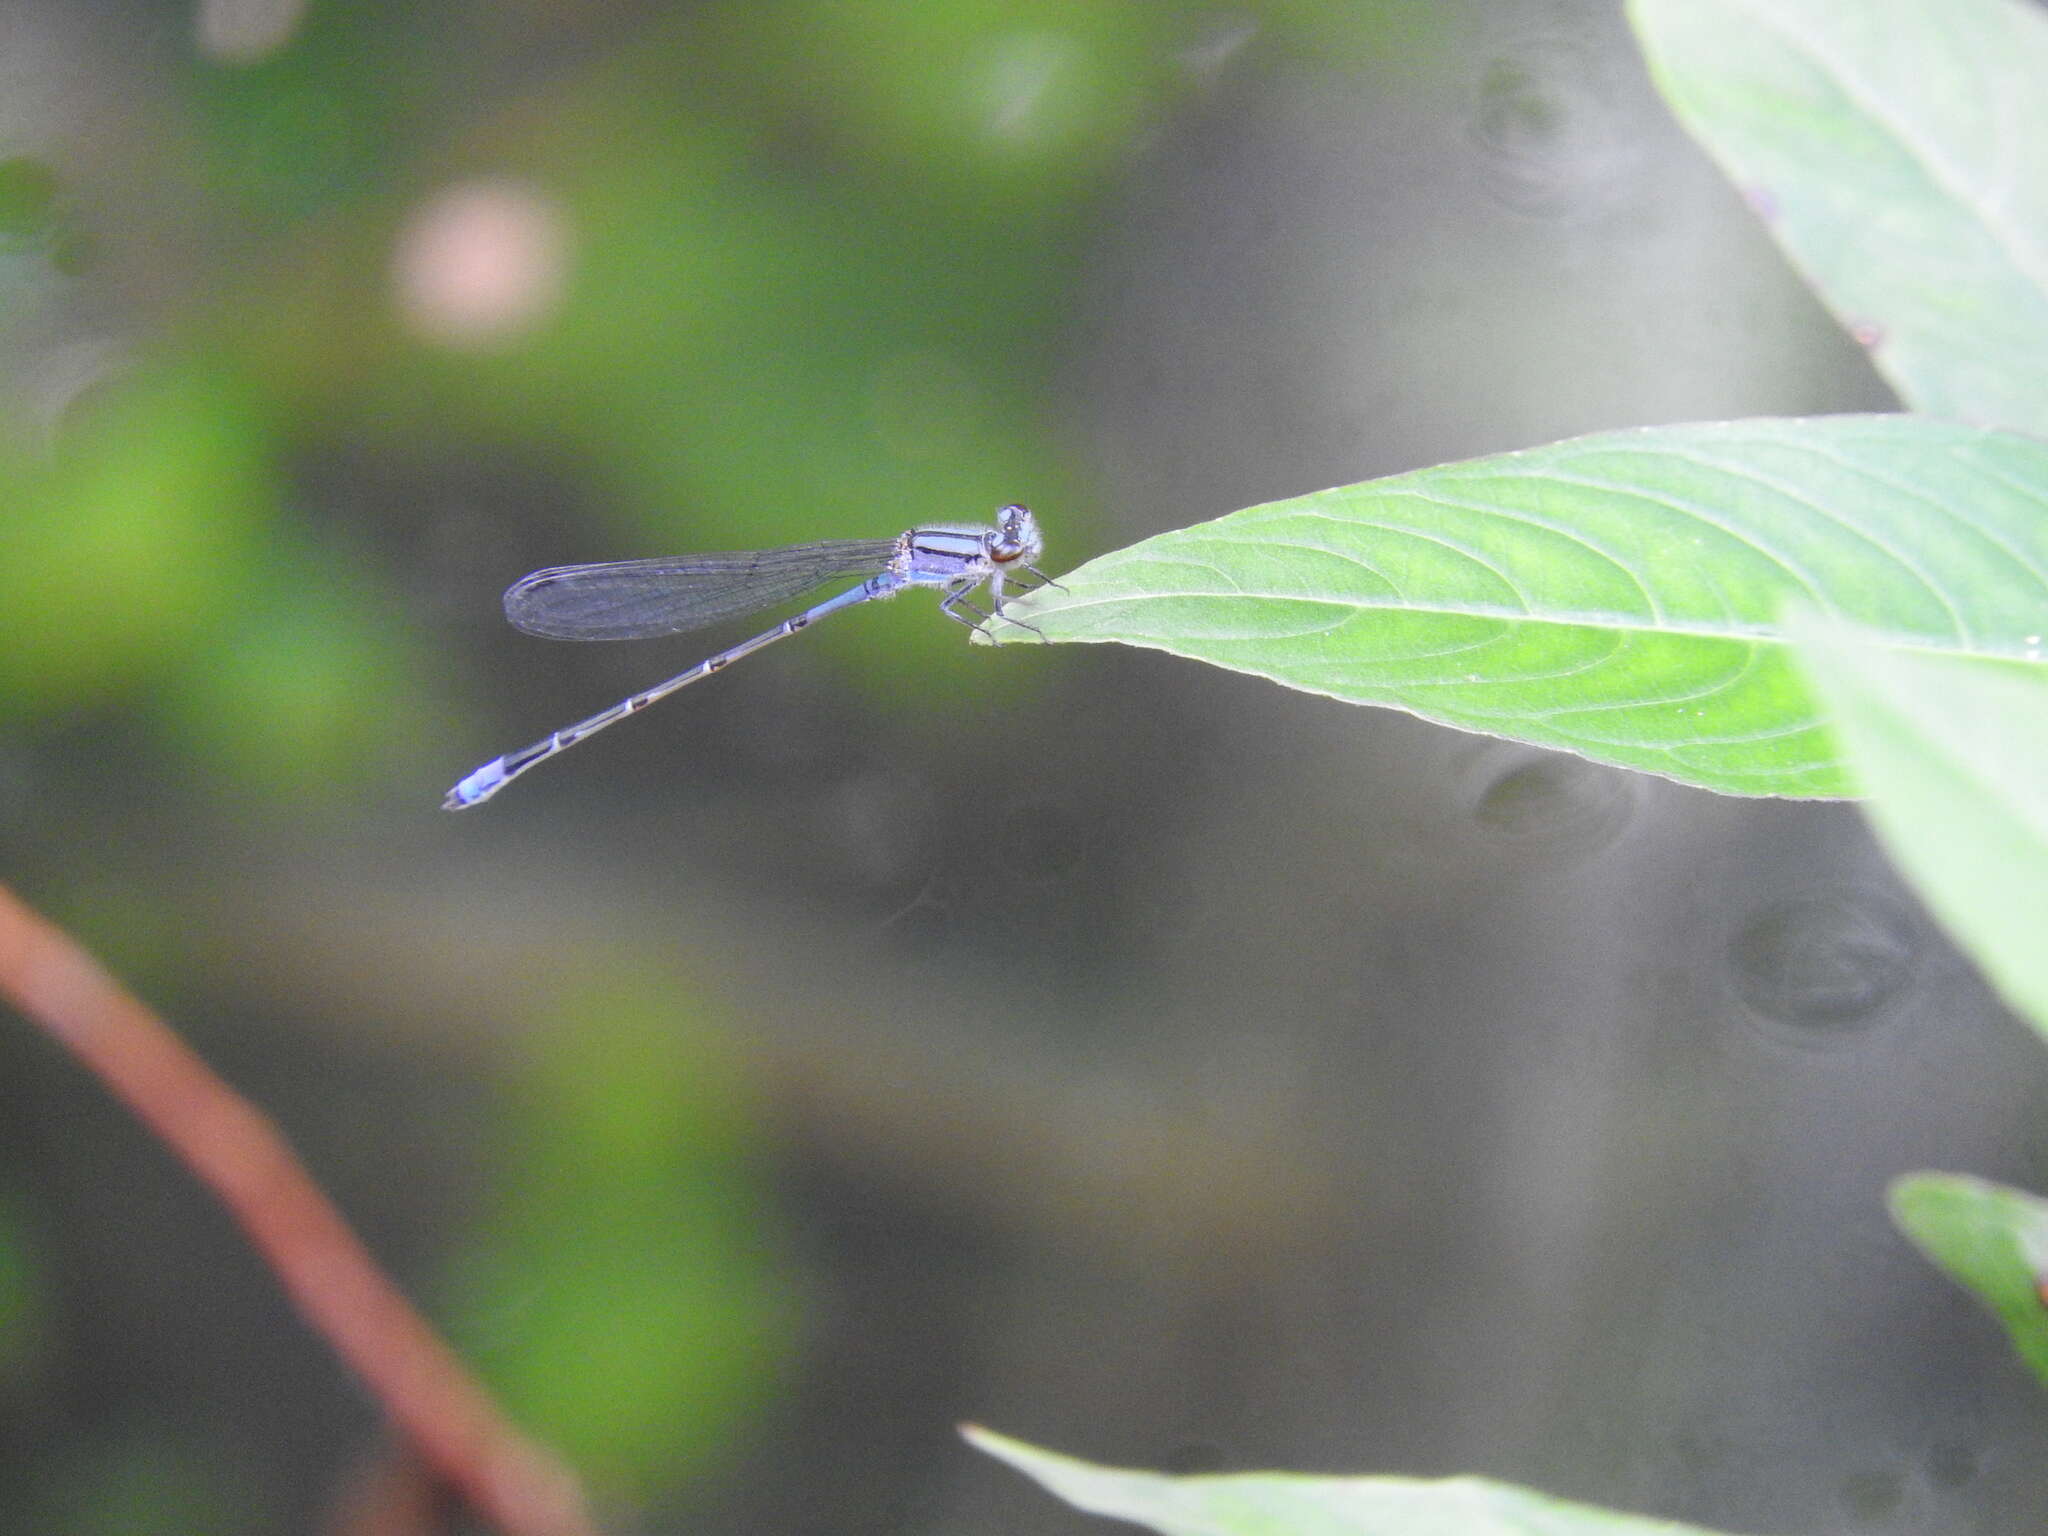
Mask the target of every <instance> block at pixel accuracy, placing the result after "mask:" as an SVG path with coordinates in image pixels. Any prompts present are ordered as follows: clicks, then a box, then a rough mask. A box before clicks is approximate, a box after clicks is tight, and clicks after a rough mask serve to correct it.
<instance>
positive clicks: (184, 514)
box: [0, 361, 275, 718]
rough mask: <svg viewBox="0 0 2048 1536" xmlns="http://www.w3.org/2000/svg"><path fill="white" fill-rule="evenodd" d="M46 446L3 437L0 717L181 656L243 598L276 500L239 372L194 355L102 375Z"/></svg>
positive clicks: (75, 696) (67, 700)
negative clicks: (96, 390) (41, 451)
mask: <svg viewBox="0 0 2048 1536" xmlns="http://www.w3.org/2000/svg"><path fill="white" fill-rule="evenodd" d="M76 413H77V419H76V420H74V421H73V422H72V423H71V424H70V425H69V426H68V427H67V429H66V430H65V432H64V434H63V435H62V437H61V439H60V440H59V442H58V444H57V447H56V450H55V452H54V455H53V456H52V457H50V458H47V459H44V458H39V457H32V456H31V455H30V454H29V453H28V452H27V451H26V450H22V449H13V450H0V454H4V455H5V457H4V459H0V497H4V499H5V501H6V504H7V507H8V549H7V558H6V559H5V560H4V561H0V612H4V613H5V614H6V615H7V646H6V652H5V655H4V658H0V718H5V717H7V716H9V715H17V716H18V715H24V714H27V715H33V714H38V713H45V712H49V711H53V710H59V709H67V708H71V707H75V706H76V705H79V704H81V703H87V702H91V701H92V700H94V699H96V698H98V697H102V696H105V695H107V694H109V693H111V692H113V691H115V690H117V689H121V688H125V687H128V686H132V685H133V684H134V683H136V682H137V681H139V680H140V679H142V678H144V677H147V676H150V675H153V674H159V673H161V672H162V671H163V670H165V669H166V668H169V667H174V666H176V665H177V664H178V662H179V660H180V659H181V658H182V657H183V656H185V655H187V654H189V653H190V651H191V649H192V648H193V647H195V646H196V645H198V644H200V643H201V642H202V641H203V640H204V639H205V638H206V637H207V636H208V635H209V634H210V633H212V632H214V630H215V629H216V627H217V626H218V625H219V624H220V623H221V621H222V618H223V616H224V615H226V614H228V613H231V612H232V611H233V610H234V609H235V607H236V606H237V605H238V604H239V603H240V602H241V601H242V597H243V594H244V592H245V590H246V587H247V583H248V582H249V580H250V577H251V573H252V571H253V569H254V567H255V565H256V562H257V557H258V551H259V549H260V544H261V539H262V535H263V534H264V532H265V530H266V527H267V525H268V522H269V520H270V517H271V515H272V513H273V511H274V507H275V490H274V486H273V482H272V477H271V469H270V463H269V455H268V448H269V444H268V439H267V434H266V432H265V430H264V428H263V427H262V426H261V425H260V423H259V421H258V418H257V415H256V412H255V410H254V409H253V407H252V405H251V403H250V401H249V399H248V397H247V396H246V394H245V393H244V392H243V390H242V388H241V386H240V385H239V383H238V382H237V381H236V380H235V379H234V378H233V377H232V376H231V375H229V374H228V373H227V372H226V371H224V370H222V369H220V368H219V367H217V366H210V365H207V364H204V363H201V362H197V361H187V362H184V363H179V364H167V365H163V366H159V367H155V368H152V369H149V370H146V371H144V372H142V373H139V374H136V375H134V376H131V377H128V378H124V379H121V380H118V381H115V382H113V383H110V384H107V385H105V386H103V392H102V393H101V394H100V395H98V396H97V397H95V398H93V399H91V400H89V401H86V402H82V403H81V404H80V405H79V406H78V407H76Z"/></svg>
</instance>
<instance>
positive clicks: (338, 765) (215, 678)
mask: <svg viewBox="0 0 2048 1536" xmlns="http://www.w3.org/2000/svg"><path fill="white" fill-rule="evenodd" d="M395 606H396V605H394V604H393V603H391V602H390V600H389V594H388V590H387V588H386V587H385V585H384V584H383V583H382V582H380V580H379V578H378V574H377V573H376V572H375V571H374V570H372V569H370V568H369V567H368V566H367V563H366V562H361V561H356V560H352V559H350V558H349V557H348V555H347V554H346V553H344V552H342V551H338V550H335V549H315V548H312V547H309V546H307V545H306V544H305V543H304V542H303V541H301V540H299V539H296V538H294V537H293V536H292V535H291V534H289V533H288V532H286V531H284V530H280V531H279V532H278V533H276V534H275V535H273V536H272V538H271V539H270V540H269V541H268V542H267V543H266V545H265V548H264V553H263V561H262V566H261V569H260V571H259V572H258V573H257V575H256V576H255V577H254V578H253V579H252V581H251V582H250V584H249V588H248V590H247V591H246V593H245V595H244V597H243V600H242V601H241V602H240V603H238V604H237V605H235V606H234V607H233V608H232V609H231V610H229V611H228V612H225V613H223V614H222V615H221V620H220V623H219V624H218V626H217V627H216V628H215V630H214V632H213V633H212V634H211V635H210V636H209V638H208V640H207V641H206V643H204V644H202V645H199V646H197V647H195V648H194V649H193V651H192V652H191V653H190V655H189V656H188V657H187V659H186V660H185V662H184V664H183V665H182V666H180V667H179V668H178V670H177V671H176V672H175V673H173V674H172V675H171V676H169V677H167V678H166V679H165V680H164V681H163V683H162V685H161V686H160V687H159V688H158V689H157V690H156V691H155V693H154V695H153V698H152V705H153V708H154V709H155V711H156V713H157V715H158V717H159V718H160V719H161V720H162V722H163V725H164V729H165V734H166V735H167V736H168V737H169V739H170V741H171V742H172V743H173V744H174V745H175V746H176V747H177V748H178V749H179V752H180V754H181V756H183V757H184V758H186V759H188V760H190V761H191V762H193V763H195V764H197V765H199V766H200V768H201V770H202V771H203V772H204V774H205V775H206V777H207V779H208V780H209V782H210V783H211V784H212V785H213V786H214V787H215V789H216V790H217V791H220V792H225V793H231V794H237V795H244V794H254V795H260V796H265V797H268V798H270V799H272V800H274V801H277V802H279V803H289V802H292V801H296V800H302V799H315V798H317V799H319V800H321V801H331V800H333V799H334V798H335V797H336V795H337V794H339V795H340V796H342V797H344V798H346V797H347V796H348V795H349V794H351V793H355V792H361V793H367V794H385V793H387V792H388V790H387V789H386V786H387V785H388V782H389V780H390V778H391V777H392V776H394V775H397V774H402V773H404V772H406V771H408V770H409V769H414V768H417V767H420V766H422V763H421V759H422V755H423V747H424V744H428V743H432V742H433V741H434V740H435V739H436V737H437V735H438V734H439V733H440V731H441V729H442V725H441V722H442V721H443V720H444V719H445V718H446V715H447V711H446V710H442V709H436V707H435V701H434V698H433V694H432V690H431V687H430V685H429V684H428V683H427V681H426V680H425V679H424V678H423V677H422V676H421V675H420V673H421V668H420V666H419V664H418V658H419V656H420V654H421V652H422V650H423V649H424V646H423V643H422V642H421V641H420V639H419V637H418V636H416V635H414V634H412V633H411V632H410V630H409V627H408V625H407V624H406V622H405V620H404V617H403V615H402V614H400V613H398V612H396V611H395Z"/></svg>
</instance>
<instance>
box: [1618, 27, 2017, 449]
mask: <svg viewBox="0 0 2048 1536" xmlns="http://www.w3.org/2000/svg"><path fill="white" fill-rule="evenodd" d="M1629 11H1630V14H1631V16H1632V17H1633V18H1634V21H1635V25H1636V31H1637V33H1638V35H1639V36H1640V37H1641V39H1642V42H1643V47H1644V50H1645V52H1646V53H1648V55H1649V59H1650V66H1651V70H1652V72H1653V73H1654V75H1655V76H1656V79H1657V83H1658V85H1659V86H1660V87H1661V88H1662V90H1663V92H1664V94H1665V96H1666V97H1667V98H1668V99H1669V100H1670V102H1671V104H1672V106H1673V107H1674V109H1675V110H1676V111H1677V113H1678V115H1679V117H1680V119H1681V120H1682V121H1683V122H1684V123H1685V125H1686V126H1687V127H1688V128H1689V129H1690V130H1691V131H1692V133H1693V134H1694V135H1695V136H1696V137H1697V138H1698V139H1699V140H1700V141H1701V143H1703V144H1704V145H1705V146H1706V148H1707V150H1708V152H1709V153H1710V154H1712V155H1713V156H1714V157H1715V159H1717V160H1718V161H1719V162H1720V163H1721V165H1722V166H1723V168H1724V169H1726V170H1727V172H1728V174H1729V175H1730V177H1732V178H1733V179H1734V181H1735V183H1736V185H1737V186H1738V187H1740V188H1741V190H1742V192H1743V195H1744V196H1745V197H1747V198H1748V199H1749V202H1750V205H1751V206H1752V207H1753V208H1754V209H1755V210H1756V211H1757V213H1758V214H1759V215H1760V216H1761V217H1762V218H1763V219H1764V221H1765V223H1766V224H1767V225H1768V226H1769V227H1770V230H1771V232H1772V234H1773V235H1774V236H1775V237H1776V239H1777V241H1778V243H1779V244H1780V245H1781V246H1782V247H1783V249H1784V251H1785V253H1786V255H1787V256H1789V257H1790V258H1791V260H1792V261H1793V263H1794V264H1795V265H1796V266H1797V267H1798V268H1799V269H1800V271H1801V272H1803V273H1804V274H1805V275H1806V278H1807V280H1808V281H1809V282H1811V283H1812V284H1813V286H1814V287H1815V288H1816V289H1817V290H1819V293H1820V296H1821V298H1822V300H1823V301H1824V302H1825V303H1826V304H1827V305H1828V307H1829V308H1830V309H1831V310H1833V311H1834V313H1835V315H1836V317H1837V318H1839V319H1840V320H1841V321H1842V323H1843V324H1844V325H1845V326H1847V327H1848V328H1849V330H1850V332H1851V333H1852V334H1853V335H1855V336H1856V337H1857V338H1858V339H1859V340H1861V341H1862V342H1863V343H1864V344H1865V345H1866V346H1868V347H1869V349H1870V353H1871V357H1872V359H1873V360H1874V361H1875V363H1876V364H1877V367H1878V369H1879V370H1880V371H1881V372H1882V373H1883V374H1884V376H1885V377H1886V379H1888V380H1889V381H1890V383H1891V384H1892V387H1893V388H1895V389H1896V390H1898V392H1899V395H1900V398H1901V399H1903V400H1904V401H1905V402H1906V403H1907V405H1909V406H1911V407H1912V408H1914V409H1916V410H1923V411H1929V412H1933V413H1935V414H1938V415H1945V416H1956V417H1960V418H1962V419H1964V420H1969V421H1980V422H1987V423H1995V424H1999V425H2004V426H2011V427H2022V428H2026V429H2028V430H2031V431H2048V381H2044V377H2043V373H2042V368H2041V359H2042V357H2043V356H2044V355H2048V89H2043V82H2044V81H2048V15H2043V14H2042V12H2041V11H2040V9H2039V8H2038V7H2037V6H2033V5H2026V4H2020V3H2016V0H1630V5H1629Z"/></svg>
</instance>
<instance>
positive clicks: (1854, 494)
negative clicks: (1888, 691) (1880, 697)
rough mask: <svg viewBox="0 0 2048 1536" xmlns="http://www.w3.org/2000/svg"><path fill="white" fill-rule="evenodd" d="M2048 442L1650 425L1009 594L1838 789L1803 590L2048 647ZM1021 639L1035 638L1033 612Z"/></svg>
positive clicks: (1506, 722) (1804, 425)
mask: <svg viewBox="0 0 2048 1536" xmlns="http://www.w3.org/2000/svg"><path fill="white" fill-rule="evenodd" d="M2044 508H2048V443H2042V442H2039V441H2036V440H2035V439H2032V438H2027V437H2021V436H2018V435H2016V434H2011V433H1997V432H1986V431H1980V430H1976V429H1972V428H1965V427H1957V426H1952V425H1949V424H1946V423H1941V422H1935V421H1930V420H1926V419H1922V418H1917V417H1909V416H1867V417H1847V416H1844V417H1822V418H1817V419H1813V420H1805V421H1746V422H1731V423H1723V424H1709V425H1700V426H1685V427H1665V428H1654V429H1650V430H1645V431H1638V432H1623V433H1614V434H1609V435H1603V436H1598V437H1586V438H1578V439H1575V440H1572V441H1569V442H1564V443H1557V444H1553V445H1551V446H1550V447H1547V448H1537V449H1531V450H1529V451H1527V452H1523V453H1511V454H1505V455H1502V456H1500V457H1497V458H1489V459H1477V460H1473V461H1471V462H1469V463H1464V464H1451V465H1446V466H1443V467H1441V468H1437V469H1428V470H1421V471H1418V472H1416V473H1413V474H1407V475H1397V476H1394V477H1393V478H1391V479H1386V480H1377V481H1372V482H1369V483H1367V484H1363V485H1354V486H1344V487H1340V488H1338V489H1336V490H1330V491H1321V492H1318V493H1316V494H1314V495H1310V496H1302V497H1297V498H1295V499H1294V500H1292V501H1282V502H1274V503H1272V504H1270V505H1267V506H1263V507H1253V508H1251V509H1249V510H1248V511H1243V512H1235V513H1232V514H1230V515H1229V516H1227V517H1223V518H1219V519H1217V520H1216V521H1214V522H1210V523H1203V524H1199V525H1197V526H1196V527H1193V528H1185V529H1180V530H1177V531H1175V532H1172V533H1164V534H1160V535H1158V536H1157V537H1155V538H1151V539H1147V540H1145V541H1144V542H1142V543H1140V544H1136V545H1133V546H1132V547H1130V548H1128V549H1123V550H1119V551H1117V552H1115V553H1113V554H1109V555H1105V556H1103V557H1102V558H1100V559H1098V560H1093V561H1090V562H1089V563H1088V564H1086V565H1084V566H1082V567H1081V568H1080V569H1079V570H1077V571H1075V572H1073V573H1071V574H1070V575H1066V576H1062V577H1061V578H1060V579H1061V581H1062V582H1063V583H1064V584H1065V586H1066V588H1067V590H1066V591H1059V590H1055V589H1047V590H1045V591H1043V592H1041V593H1038V594H1036V595H1034V596H1032V597H1030V598H1028V599H1026V600H1025V601H1023V602H1021V603H1019V604H1017V605H1015V607H1014V608H1013V609H1012V610H1011V611H1012V613H1013V614H1014V615H1015V616H1016V617H1018V618H1020V619H1022V620H1023V621H1025V622H1026V623H1029V624H1031V625H1033V626H1036V627H1037V628H1038V629H1040V630H1042V631H1043V633H1044V634H1045V636H1046V637H1047V638H1049V639H1052V640H1120V641H1124V642H1126V643H1127V644H1132V645H1143V646H1149V647H1152V648H1154V649H1157V650H1164V651H1170V652H1172V653H1173V654H1175V655H1179V656H1188V657H1192V658H1194V659H1196V660H1199V661H1208V662H1213V663H1215V664H1217V665H1219V666H1226V667H1231V668H1234V669H1236V670H1238V671H1244V672H1251V673H1255V674H1257V675H1259V676H1261V677H1268V678H1271V679H1273V680H1274V681H1276V682H1281V683H1285V684H1287V685H1289V686H1290V687H1295V688H1302V689H1306V690H1308V691H1310V692H1313V693H1323V694H1328V695H1330V696H1331V697H1333V698H1339V699H1345V700H1348V701H1350V702H1353V703H1358V704H1390V705H1393V706H1395V707H1397V708H1401V709H1405V710H1408V711H1410V712H1411V713H1413V714H1417V715H1420V716H1422V717H1423V718H1425V719H1430V720H1438V721H1442V722H1444V723H1445V724H1448V725H1455V726H1460V727H1463V728H1465V729H1467V730H1480V731H1488V732H1492V733H1494V734H1496V735H1501V736H1509V737H1513V738H1515V739H1518V740H1522V741H1528V742H1533V743H1535V744H1537V745H1540V746H1547V747H1561V748H1564V749H1566V750H1568V751H1573V752H1577V753H1579V754H1581V755H1582V756H1585V757H1588V758H1592V759H1594V760H1595V761H1598V762H1606V763H1615V764H1619V765H1621V766H1623V767H1627V768H1641V769H1647V770H1649V771H1650V772H1653V773H1661V774H1665V775H1667V776H1669V777H1671V778H1674V779H1677V780H1680V781H1681V782H1683V783H1688V784H1696V785H1700V786H1702V787H1704V788H1707V789H1714V790H1719V791H1722V792H1724V793H1730V794H1744V795H1797V796H1810V795H1841V794H1846V793H1848V792H1849V790H1850V780H1849V778H1848V775H1847V774H1846V772H1845V770H1844V768H1843V765H1842V763H1841V761H1840V758H1839V755H1838V753H1837V751H1836V748H1835V745H1834V743H1833V742H1832V740H1831V739H1830V738H1829V736H1828V734H1827V732H1826V730H1825V729H1824V726H1823V721H1822V719H1821V716H1820V713H1819V710H1818V708H1817V707H1816V704H1815V702H1814V700H1813V698H1812V696H1811V694H1810V693H1809V692H1808V690H1807V689H1806V687H1805V686H1804V685H1803V683H1802V682H1801V680H1800V678H1799V676H1798V674H1797V672H1796V670H1795V669H1794V667H1793V666H1792V664H1791V660H1790V657H1789V655H1788V654H1787V646H1786V644H1785V640H1784V636H1783V634H1782V633H1781V631H1780V628H1779V623H1778V611H1779V609H1780V607H1781V606H1782V605H1783V604H1784V603H1785V601H1786V600H1787V599H1789V598H1799V599H1802V600H1805V601H1809V602H1815V603H1819V604H1821V605H1823V606H1825V607H1827V608H1828V609H1830V610H1831V611H1833V612H1834V613H1836V614H1839V615H1841V616H1844V617H1847V618H1851V619H1853V620H1855V621H1856V622H1857V623H1858V624H1860V625H1862V626H1863V627H1865V628H1866V629H1868V630H1870V631H1872V632H1873V634H1874V635H1875V636H1876V637H1877V638H1879V639H1881V640H1882V641H1883V642H1884V643H1886V644H1887V645H1892V646H1898V647H1916V648H1926V649H1941V650H1947V651H1952V652H1954V653H1956V654H1958V655H1967V656H1975V657H1985V658H1990V657H1997V658H2004V659H2008V660H2013V661H2024V662H2039V661H2040V660H2041V657H2042V655H2043V650H2042V641H2041V634H2042V629H2043V626H2044V624H2048V517H2044V515H2043V514H2044ZM998 633H999V638H1001V639H1002V640H1004V641H1005V642H1006V643H1015V642H1017V641H1020V640H1021V641H1025V642H1034V641H1035V640H1036V639H1037V637H1036V636H1035V635H1033V634H1031V633H1029V632H1028V631H1026V630H1024V629H1022V628H1021V627H1014V626H1013V627H1007V628H1004V629H1001V630H999V632H998Z"/></svg>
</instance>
